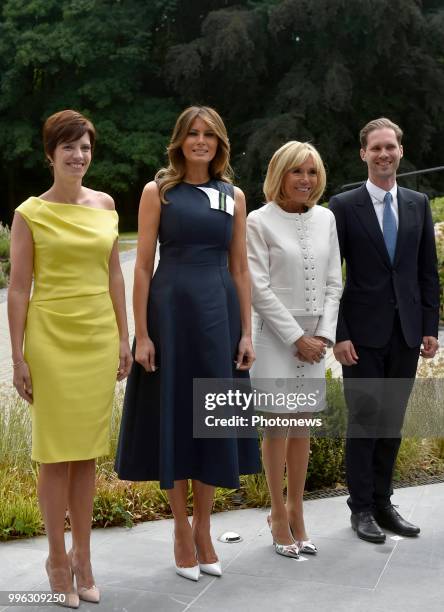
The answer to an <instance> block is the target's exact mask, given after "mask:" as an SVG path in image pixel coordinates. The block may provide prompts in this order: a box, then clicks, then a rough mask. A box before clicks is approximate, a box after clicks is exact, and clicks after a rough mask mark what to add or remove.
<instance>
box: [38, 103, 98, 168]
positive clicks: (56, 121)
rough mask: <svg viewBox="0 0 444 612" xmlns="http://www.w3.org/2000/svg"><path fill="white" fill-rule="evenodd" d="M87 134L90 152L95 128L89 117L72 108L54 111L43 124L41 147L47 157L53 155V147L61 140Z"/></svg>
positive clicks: (94, 139) (71, 139)
mask: <svg viewBox="0 0 444 612" xmlns="http://www.w3.org/2000/svg"><path fill="white" fill-rule="evenodd" d="M86 133H88V134H89V140H90V143H91V153H92V152H93V151H94V144H95V142H96V130H95V128H94V126H93V124H92V123H91V121H90V120H89V119H87V118H86V117H84V116H83V115H82V114H81V113H78V112H77V111H74V110H62V111H60V112H58V113H54V114H53V115H51V116H50V117H48V119H47V120H46V121H45V124H44V126H43V147H44V149H45V154H46V156H47V157H53V155H54V151H55V148H56V147H57V145H58V144H60V143H61V142H73V141H74V140H78V139H79V138H81V137H82V136H83V135H84V134H86Z"/></svg>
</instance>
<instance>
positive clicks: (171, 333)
mask: <svg viewBox="0 0 444 612" xmlns="http://www.w3.org/2000/svg"><path fill="white" fill-rule="evenodd" d="M166 198H167V200H168V204H162V206H161V217H160V227H159V242H160V260H159V265H158V267H157V270H156V272H155V274H154V276H153V279H152V282H151V286H150V292H149V300H148V333H149V335H150V337H151V339H152V340H153V342H154V345H155V348H156V365H157V366H158V369H157V371H156V372H155V373H147V372H145V370H144V368H143V367H142V366H141V365H139V364H138V363H136V362H134V364H133V367H132V370H131V373H130V375H129V377H128V382H127V386H126V393H125V400H124V406H123V415H122V424H121V429H120V435H119V443H118V449H117V458H116V471H117V473H118V475H119V477H120V478H122V479H123V480H159V481H160V486H161V488H164V489H169V488H172V487H173V486H174V481H175V480H183V479H189V478H190V479H195V480H200V481H201V482H204V483H206V484H210V485H215V486H219V487H227V488H238V487H239V474H252V473H257V472H258V471H260V460H259V448H258V441H257V439H254V438H245V439H242V438H239V439H236V438H223V439H221V438H218V439H214V438H212V439H208V438H205V439H204V438H193V379H194V378H232V377H234V378H241V377H247V378H248V373H246V372H239V371H237V370H236V369H235V359H236V355H237V348H238V343H239V340H240V336H241V321H240V309H239V301H238V296H237V292H236V289H235V286H234V284H233V281H232V278H231V276H230V273H229V271H228V267H227V259H228V248H229V245H230V241H231V235H232V229H233V213H234V199H233V198H234V189H233V186H232V185H230V184H228V183H225V182H222V181H218V180H214V179H212V180H210V181H209V182H208V183H205V184H203V185H192V184H189V183H180V184H179V185H176V186H175V187H173V188H172V189H170V190H169V191H168V192H167V194H166Z"/></svg>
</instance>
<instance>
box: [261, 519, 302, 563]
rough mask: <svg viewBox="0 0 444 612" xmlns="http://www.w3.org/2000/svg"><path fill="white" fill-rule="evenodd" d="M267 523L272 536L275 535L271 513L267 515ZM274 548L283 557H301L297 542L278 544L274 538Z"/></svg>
mask: <svg viewBox="0 0 444 612" xmlns="http://www.w3.org/2000/svg"><path fill="white" fill-rule="evenodd" d="M267 523H268V526H269V528H270V531H271V537H273V530H272V528H271V514H269V515H268V516H267ZM273 546H274V550H275V552H276V553H277V554H278V555H282V556H283V557H290V558H291V559H299V547H298V545H297V543H296V542H292V543H291V544H278V542H275V541H274V539H273Z"/></svg>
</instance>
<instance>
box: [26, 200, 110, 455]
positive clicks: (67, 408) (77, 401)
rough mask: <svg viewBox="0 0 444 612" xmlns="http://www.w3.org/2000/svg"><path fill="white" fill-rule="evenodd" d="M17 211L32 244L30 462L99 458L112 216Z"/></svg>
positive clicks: (35, 208)
mask: <svg viewBox="0 0 444 612" xmlns="http://www.w3.org/2000/svg"><path fill="white" fill-rule="evenodd" d="M16 210H17V212H18V213H20V215H21V216H22V217H23V218H24V220H25V221H26V223H27V224H28V226H29V228H30V230H31V232H32V237H33V241H34V290H33V294H32V298H31V300H30V303H29V308H28V315H27V320H26V329H25V359H26V361H27V363H28V364H29V368H30V371H31V378H32V386H33V395H34V402H33V404H32V406H31V414H32V458H33V459H34V460H35V461H40V462H42V463H56V462H59V461H78V460H82V459H92V458H94V457H99V456H102V455H106V454H108V453H109V434H110V422H111V408H112V400H113V394H114V387H115V383H116V373H117V367H118V360H119V336H118V330H117V323H116V317H115V314H114V309H113V305H112V302H111V297H110V294H109V270H108V262H109V257H110V254H111V249H112V247H113V244H114V242H115V240H116V238H117V235H118V233H117V224H118V216H117V213H116V212H115V211H111V210H104V209H97V208H91V207H88V206H81V205H74V204H57V203H53V202H47V201H45V200H42V199H40V198H36V197H31V198H28V199H27V200H26V201H25V202H23V204H21V205H20V206H19V207H18V208H17V209H16Z"/></svg>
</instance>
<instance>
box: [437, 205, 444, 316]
mask: <svg viewBox="0 0 444 612" xmlns="http://www.w3.org/2000/svg"><path fill="white" fill-rule="evenodd" d="M441 200H442V201H443V205H444V198H441ZM443 208H444V206H443ZM435 240H436V252H437V255H438V274H439V287H440V296H441V312H440V319H441V321H442V320H443V319H444V304H443V302H444V220H443V221H440V222H439V223H436V225H435Z"/></svg>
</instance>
